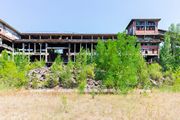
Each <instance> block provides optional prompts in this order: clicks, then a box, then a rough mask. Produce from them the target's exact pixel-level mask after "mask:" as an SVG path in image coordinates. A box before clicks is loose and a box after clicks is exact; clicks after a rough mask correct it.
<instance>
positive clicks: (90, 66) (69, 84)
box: [0, 25, 180, 98]
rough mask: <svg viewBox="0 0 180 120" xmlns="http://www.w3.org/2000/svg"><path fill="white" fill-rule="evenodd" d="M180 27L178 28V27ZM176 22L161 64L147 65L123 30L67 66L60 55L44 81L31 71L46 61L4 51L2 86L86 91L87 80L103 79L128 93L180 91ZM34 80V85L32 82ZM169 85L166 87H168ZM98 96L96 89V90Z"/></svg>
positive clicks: (103, 82) (0, 73)
mask: <svg viewBox="0 0 180 120" xmlns="http://www.w3.org/2000/svg"><path fill="white" fill-rule="evenodd" d="M175 28H176V27H175ZM175 28H174V27H173V25H172V26H171V27H170V31H169V32H167V34H166V35H165V41H164V44H163V46H162V48H161V52H160V62H159V63H160V64H159V63H152V64H147V63H146V62H145V60H144V58H143V57H142V55H141V53H140V45H139V44H138V43H137V42H136V40H137V38H136V37H134V36H129V35H126V34H125V33H119V34H118V38H117V40H115V41H113V40H108V41H106V42H104V41H102V40H98V44H97V46H96V53H95V54H94V55H93V56H91V54H90V53H89V52H88V53H87V51H85V50H83V49H81V50H80V52H79V53H78V54H77V56H76V61H75V62H72V61H69V62H68V64H67V65H65V64H64V63H63V61H62V60H61V57H60V56H58V57H57V58H56V60H55V62H54V63H53V64H52V66H51V67H50V68H48V69H49V72H48V73H47V74H46V75H45V76H44V78H45V80H44V81H41V82H40V81H39V80H38V79H37V78H36V77H34V78H33V79H31V81H30V80H29V76H28V73H29V72H30V71H31V70H33V69H39V68H43V67H45V62H44V61H36V62H33V63H31V62H29V60H28V57H27V56H25V55H23V54H18V55H15V56H12V55H11V54H10V53H8V52H7V51H3V52H2V54H1V56H0V87H1V88H21V87H25V88H28V87H31V88H54V87H56V86H60V87H63V88H78V90H79V92H80V93H84V90H85V88H86V87H87V80H88V79H92V80H94V81H101V84H100V89H104V88H105V89H108V90H110V89H112V90H115V91H118V92H120V93H127V92H128V91H129V90H131V89H134V88H140V89H150V88H151V87H153V86H158V87H163V88H165V87H168V88H172V89H173V90H174V91H178V90H180V89H179V88H180V63H179V62H180V35H179V32H178V30H177V29H178V28H176V29H175ZM30 82H31V85H30ZM164 86H165V87H164ZM92 90H93V91H92V96H93V98H94V95H95V93H94V88H93V89H92Z"/></svg>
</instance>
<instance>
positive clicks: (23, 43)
mask: <svg viewBox="0 0 180 120" xmlns="http://www.w3.org/2000/svg"><path fill="white" fill-rule="evenodd" d="M159 21H160V19H132V20H131V21H130V23H129V24H128V26H127V27H126V31H127V34H130V35H135V36H137V38H138V40H137V42H140V43H141V50H142V51H141V52H142V55H143V56H144V57H145V58H146V59H147V60H148V61H152V60H153V59H156V58H158V57H159V44H160V43H161V41H162V38H163V35H164V33H165V31H164V30H160V29H158V23H159ZM98 39H101V40H103V41H106V40H108V39H112V40H116V39H117V34H74V33H72V34H71V33H21V32H19V31H17V30H16V29H14V28H13V27H12V26H10V25H9V24H7V23H6V22H4V21H3V20H0V52H2V50H5V49H6V50H7V51H8V52H11V53H12V54H13V55H16V54H18V53H19V52H22V53H23V54H25V55H27V56H28V57H29V60H30V61H34V60H36V59H37V60H42V59H44V60H45V62H46V63H47V64H51V63H52V62H53V61H54V60H55V58H56V57H57V55H58V54H59V55H61V57H62V59H63V61H64V62H68V60H69V59H72V60H73V61H75V59H76V54H77V53H78V52H79V51H80V48H84V49H85V50H86V51H90V53H91V55H93V54H94V52H95V48H96V45H97V40H98Z"/></svg>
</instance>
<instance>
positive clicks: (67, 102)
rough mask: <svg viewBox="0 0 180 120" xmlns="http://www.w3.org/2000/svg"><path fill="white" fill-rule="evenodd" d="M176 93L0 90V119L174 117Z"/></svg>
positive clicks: (178, 102)
mask: <svg viewBox="0 0 180 120" xmlns="http://www.w3.org/2000/svg"><path fill="white" fill-rule="evenodd" d="M179 113H180V93H160V92H154V93H149V94H144V95H140V94H138V93H133V94H129V95H126V96H124V95H97V96H95V99H92V97H91V95H78V94H76V93H68V94H62V93H58V92H29V91H13V92H12V91H8V92H0V119H1V120H3V119H7V120H178V119H179V118H180V114H179Z"/></svg>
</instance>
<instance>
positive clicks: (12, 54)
mask: <svg viewBox="0 0 180 120" xmlns="http://www.w3.org/2000/svg"><path fill="white" fill-rule="evenodd" d="M12 50H13V51H12V52H13V53H12V57H13V61H14V43H12Z"/></svg>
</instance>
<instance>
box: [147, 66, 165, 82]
mask: <svg viewBox="0 0 180 120" xmlns="http://www.w3.org/2000/svg"><path fill="white" fill-rule="evenodd" d="M148 73H149V75H150V78H151V79H152V80H155V81H157V82H161V80H162V78H163V75H162V67H161V66H160V65H159V64H158V63H153V64H150V65H149V66H148Z"/></svg>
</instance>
